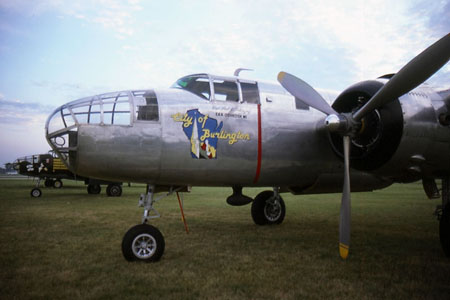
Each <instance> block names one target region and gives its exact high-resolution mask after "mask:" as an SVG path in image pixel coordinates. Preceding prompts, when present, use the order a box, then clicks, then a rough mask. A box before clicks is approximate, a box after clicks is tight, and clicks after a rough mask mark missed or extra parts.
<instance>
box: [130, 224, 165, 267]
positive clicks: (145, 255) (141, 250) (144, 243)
mask: <svg viewBox="0 0 450 300" xmlns="http://www.w3.org/2000/svg"><path fill="white" fill-rule="evenodd" d="M164 247H165V242H164V237H163V235H162V234H161V232H160V231H159V230H158V229H157V228H156V227H154V226H152V225H148V224H139V225H136V226H134V227H131V228H130V230H128V231H127V233H125V235H124V237H123V240H122V254H123V257H125V259H126V260H128V261H143V262H155V261H158V260H159V259H160V258H161V256H162V255H163V253H164Z"/></svg>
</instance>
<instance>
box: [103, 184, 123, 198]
mask: <svg viewBox="0 0 450 300" xmlns="http://www.w3.org/2000/svg"><path fill="white" fill-rule="evenodd" d="M106 195H108V196H109V197H120V196H121V195H122V187H121V186H120V184H116V183H111V184H108V187H107V188H106Z"/></svg>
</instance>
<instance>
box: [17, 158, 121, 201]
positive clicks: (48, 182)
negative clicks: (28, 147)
mask: <svg viewBox="0 0 450 300" xmlns="http://www.w3.org/2000/svg"><path fill="white" fill-rule="evenodd" d="M12 166H13V168H14V169H15V170H16V171H17V172H18V173H19V174H21V175H25V176H29V177H34V178H37V181H36V186H35V187H34V188H32V189H31V192H30V195H31V196H32V197H35V198H37V197H41V196H42V190H41V189H40V183H41V180H44V186H45V187H54V188H57V189H59V188H62V187H63V182H62V179H70V180H82V181H84V183H85V184H87V191H88V193H89V194H99V193H100V192H101V185H107V188H106V194H107V195H108V196H110V197H120V196H121V195H122V183H119V182H111V181H104V180H99V179H90V178H87V177H83V176H78V175H76V174H74V173H72V172H71V171H70V170H69V169H68V168H67V167H66V165H65V164H64V163H63V162H62V161H61V159H60V158H58V157H57V156H56V155H55V154H54V152H53V151H49V153H46V154H35V155H30V156H25V157H21V158H18V159H16V160H15V161H14V163H12Z"/></svg>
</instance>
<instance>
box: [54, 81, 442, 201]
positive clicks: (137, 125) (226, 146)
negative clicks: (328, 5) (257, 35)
mask: <svg viewBox="0 0 450 300" xmlns="http://www.w3.org/2000/svg"><path fill="white" fill-rule="evenodd" d="M322 94H323V96H324V98H325V99H326V100H327V101H328V102H329V103H331V102H332V101H333V100H334V99H335V98H336V96H337V94H332V93H329V92H325V93H322ZM398 101H399V102H400V104H401V107H402V110H403V122H404V126H403V127H404V131H403V135H402V137H401V139H402V140H401V142H400V143H399V146H398V147H397V149H396V151H395V153H394V155H393V156H392V158H390V160H389V163H387V164H384V165H383V166H381V167H379V168H378V169H377V170H371V172H367V171H358V170H352V172H351V176H352V189H353V190H354V191H365V190H373V189H377V188H382V187H385V186H387V185H389V184H391V183H393V182H395V181H411V180H417V179H420V178H421V176H422V175H423V173H424V172H427V173H429V174H430V176H437V174H438V173H442V172H447V173H448V172H449V170H450V155H449V150H450V149H449V147H450V146H449V145H450V132H449V128H448V127H445V126H442V125H441V124H439V122H437V121H436V120H437V118H438V114H439V111H442V110H444V109H446V104H445V102H444V100H443V98H442V97H441V96H439V95H438V94H436V93H434V91H432V90H431V89H429V88H428V87H426V86H423V87H419V88H418V89H416V90H414V91H413V92H411V93H409V94H406V95H404V96H402V97H400V99H399V100H398ZM324 118H325V115H324V114H323V113H321V112H319V111H317V110H315V109H313V108H310V107H309V106H307V105H305V104H304V103H302V102H301V101H300V100H299V99H295V98H294V97H293V96H292V95H290V94H289V93H288V92H287V91H286V90H284V89H283V88H282V87H281V86H280V85H278V84H276V83H269V82H255V81H252V80H245V79H242V78H239V77H223V76H213V75H208V74H196V75H190V76H186V77H184V78H181V79H180V80H178V81H177V82H176V84H175V85H174V86H173V87H172V88H170V89H165V90H143V91H123V92H117V93H110V94H104V95H98V96H94V97H89V98H84V99H80V100H76V101H73V102H70V103H68V104H66V105H63V106H61V107H59V108H58V109H56V110H55V112H54V113H53V114H52V115H51V116H50V117H49V119H48V121H47V125H46V129H47V139H48V141H49V143H50V145H51V146H52V148H53V149H54V150H55V152H56V153H58V154H59V155H60V156H61V158H62V159H63V160H64V161H65V163H66V164H67V166H68V167H69V168H70V169H71V170H72V172H74V173H76V174H80V175H83V176H87V177H91V178H99V179H104V180H112V181H124V182H143V183H150V184H155V185H169V186H173V185H177V186H179V185H183V186H235V185H239V186H277V187H281V188H282V190H289V191H291V192H294V193H320V192H339V191H340V190H341V189H342V168H343V166H342V165H343V164H342V160H341V158H340V157H339V155H337V154H336V153H335V151H333V149H332V147H330V136H329V133H328V131H327V130H326V129H325V127H324V125H323V120H324ZM429 166H432V167H429ZM417 168H418V169H417Z"/></svg>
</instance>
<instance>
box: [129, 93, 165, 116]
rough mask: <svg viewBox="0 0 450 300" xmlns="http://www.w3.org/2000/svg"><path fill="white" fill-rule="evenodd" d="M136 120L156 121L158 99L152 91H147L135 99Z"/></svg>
mask: <svg viewBox="0 0 450 300" xmlns="http://www.w3.org/2000/svg"><path fill="white" fill-rule="evenodd" d="M135 99H136V119H137V120H140V121H158V120H159V113H158V99H157V98H156V94H155V92H154V91H147V92H146V93H145V94H143V95H142V96H141V97H136V98H135Z"/></svg>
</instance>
